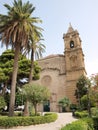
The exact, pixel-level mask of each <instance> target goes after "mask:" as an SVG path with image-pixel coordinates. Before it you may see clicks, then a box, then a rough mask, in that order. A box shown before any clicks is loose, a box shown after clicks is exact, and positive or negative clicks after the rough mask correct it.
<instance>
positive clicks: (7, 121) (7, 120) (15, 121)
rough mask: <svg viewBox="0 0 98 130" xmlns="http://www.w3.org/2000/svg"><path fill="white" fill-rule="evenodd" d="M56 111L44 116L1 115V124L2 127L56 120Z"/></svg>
mask: <svg viewBox="0 0 98 130" xmlns="http://www.w3.org/2000/svg"><path fill="white" fill-rule="evenodd" d="M57 117H58V116H57V114H56V113H51V114H49V115H44V116H35V117H32V116H30V117H7V116H6V117H5V116H2V117H0V126H1V128H10V127H15V126H28V125H35V124H43V123H50V122H54V121H55V120H56V119H57Z"/></svg>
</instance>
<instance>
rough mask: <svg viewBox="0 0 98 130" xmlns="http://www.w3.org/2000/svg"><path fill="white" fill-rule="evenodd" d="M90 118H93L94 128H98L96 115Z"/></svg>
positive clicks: (96, 129) (97, 129)
mask: <svg viewBox="0 0 98 130" xmlns="http://www.w3.org/2000/svg"><path fill="white" fill-rule="evenodd" d="M92 119H93V123H94V128H95V130H98V117H92Z"/></svg>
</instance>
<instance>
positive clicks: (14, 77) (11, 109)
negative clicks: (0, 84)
mask: <svg viewBox="0 0 98 130" xmlns="http://www.w3.org/2000/svg"><path fill="white" fill-rule="evenodd" d="M19 53H20V44H19V43H17V44H16V48H15V56H14V65H13V73H12V83H11V93H10V106H9V116H14V105H15V91H16V80H17V72H18V59H19Z"/></svg>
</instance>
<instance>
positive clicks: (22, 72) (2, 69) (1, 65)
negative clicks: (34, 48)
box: [0, 50, 41, 90]
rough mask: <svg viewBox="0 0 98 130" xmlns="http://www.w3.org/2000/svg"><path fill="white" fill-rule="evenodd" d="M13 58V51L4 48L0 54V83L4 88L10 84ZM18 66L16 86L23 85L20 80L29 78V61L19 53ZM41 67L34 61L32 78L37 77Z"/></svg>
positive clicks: (35, 78)
mask: <svg viewBox="0 0 98 130" xmlns="http://www.w3.org/2000/svg"><path fill="white" fill-rule="evenodd" d="M13 60H14V51H13V50H6V51H5V52H3V53H2V55H1V56H0V77H1V78H0V83H1V84H2V83H3V85H4V88H5V90H6V89H7V87H8V88H9V89H10V86H11V75H12V70H13ZM18 64H19V68H18V76H17V86H20V87H21V85H23V83H22V81H21V80H23V79H24V78H25V79H27V81H28V78H29V72H30V64H31V61H30V60H29V59H27V58H26V56H24V55H22V54H21V53H20V54H19V61H18ZM40 70H41V68H40V67H39V65H38V63H37V61H34V68H33V74H32V75H33V80H37V79H39V77H40V76H39V72H40Z"/></svg>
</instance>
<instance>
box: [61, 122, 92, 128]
mask: <svg viewBox="0 0 98 130" xmlns="http://www.w3.org/2000/svg"><path fill="white" fill-rule="evenodd" d="M61 130H94V129H93V127H91V126H89V124H88V123H87V122H86V121H83V120H78V121H75V122H72V123H71V124H67V125H66V126H64V127H62V128H61Z"/></svg>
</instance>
